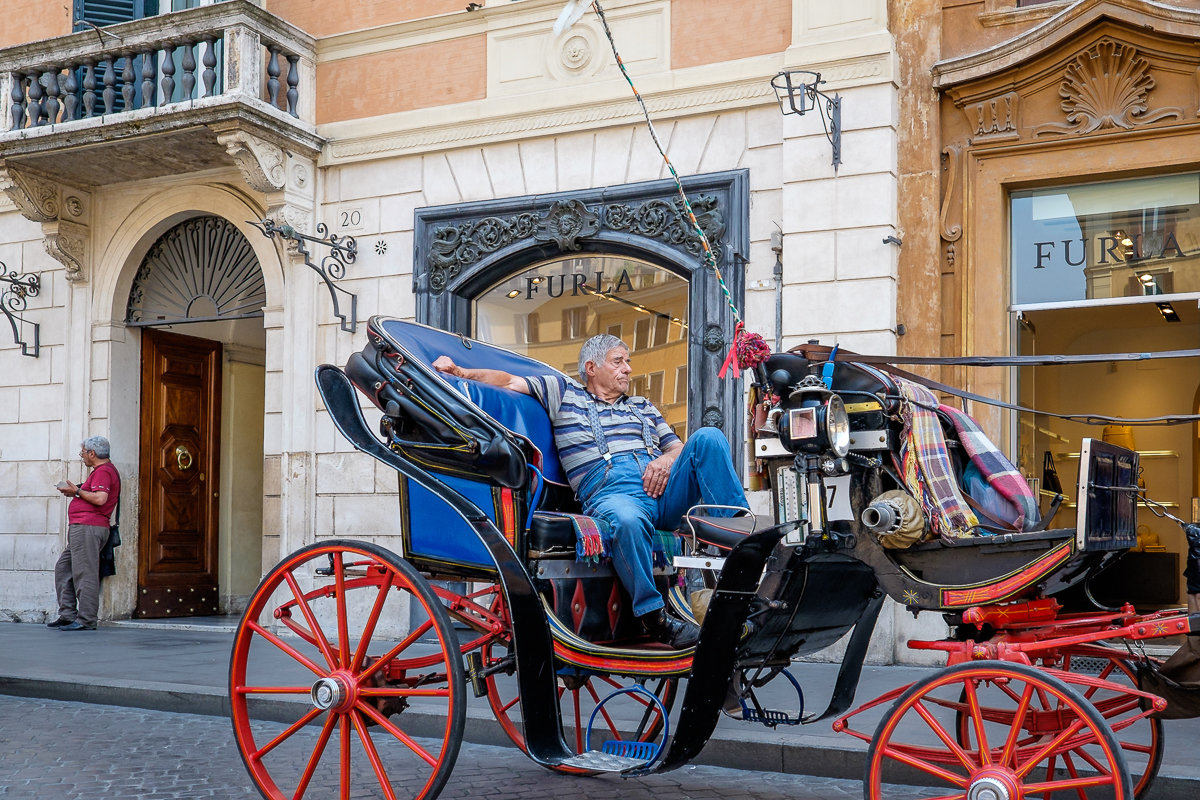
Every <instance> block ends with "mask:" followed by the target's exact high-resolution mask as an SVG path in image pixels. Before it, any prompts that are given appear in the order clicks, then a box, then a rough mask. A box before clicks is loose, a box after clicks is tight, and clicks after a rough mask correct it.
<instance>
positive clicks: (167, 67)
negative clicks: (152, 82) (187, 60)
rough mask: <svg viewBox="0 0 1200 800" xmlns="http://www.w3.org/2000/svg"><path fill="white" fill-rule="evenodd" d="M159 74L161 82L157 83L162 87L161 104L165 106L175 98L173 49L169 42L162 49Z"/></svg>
mask: <svg viewBox="0 0 1200 800" xmlns="http://www.w3.org/2000/svg"><path fill="white" fill-rule="evenodd" d="M159 72H161V73H162V81H160V82H159V85H160V86H162V102H163V105H166V104H167V103H170V102H171V101H172V100H173V99H174V97H175V47H174V45H172V44H170V43H169V42H168V43H167V46H166V47H164V48H163V51H162V66H160V67H159Z"/></svg>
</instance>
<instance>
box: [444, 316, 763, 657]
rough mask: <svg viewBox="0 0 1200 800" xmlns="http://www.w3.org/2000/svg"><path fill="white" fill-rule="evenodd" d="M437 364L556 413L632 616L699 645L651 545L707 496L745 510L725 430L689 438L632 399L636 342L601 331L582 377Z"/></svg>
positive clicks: (571, 475)
mask: <svg viewBox="0 0 1200 800" xmlns="http://www.w3.org/2000/svg"><path fill="white" fill-rule="evenodd" d="M433 366H434V368H435V369H437V370H439V371H441V372H445V373H447V374H449V375H453V376H455V377H459V378H466V379H467V380H473V381H480V382H482V383H487V384H490V385H492V386H499V387H503V388H507V389H511V390H513V391H516V392H520V393H522V394H527V395H532V396H533V397H534V398H536V399H537V400H538V401H539V402H540V403H541V404H542V405H543V406H545V408H546V411H547V412H548V413H549V415H550V420H551V422H552V424H553V428H554V444H555V447H556V448H557V449H558V456H559V459H560V460H561V461H562V465H563V468H564V469H565V470H566V472H567V478H568V480H569V481H570V482H571V488H572V489H574V490H575V495H576V496H577V497H578V498H579V502H580V503H581V504H582V505H583V512H584V513H585V514H587V515H588V516H592V517H598V518H601V519H604V520H607V521H608V523H609V524H610V525H611V526H612V529H613V541H614V544H613V549H614V553H613V566H614V568H615V569H616V572H617V575H618V577H619V578H620V579H621V582H622V583H623V584H624V585H625V588H626V590H628V592H629V594H630V595H631V596H632V597H633V613H634V614H635V615H637V617H638V620H639V621H640V622H641V623H642V626H643V627H644V628H645V630H646V632H647V633H648V634H650V636H652V637H653V638H654V639H655V640H657V641H660V642H664V643H666V644H669V645H671V646H672V647H675V648H677V649H681V648H685V647H691V646H692V645H694V644H695V643H696V640H697V639H698V638H699V636H700V629H699V628H698V627H697V626H696V625H695V624H694V623H691V622H687V621H684V620H681V619H677V618H675V617H672V616H671V615H669V614H668V613H667V611H666V609H665V608H664V607H663V599H662V596H661V595H660V594H659V593H658V590H657V589H656V588H655V586H654V575H653V571H652V570H653V561H652V553H651V542H652V537H653V535H654V530H655V528H660V529H664V530H674V529H675V528H676V526H677V525H678V524H679V521H680V520H681V519H682V517H683V515H684V513H685V512H686V511H687V510H688V509H689V508H690V507H691V506H693V505H695V504H696V503H698V502H700V501H701V500H703V502H704V503H706V504H709V505H724V506H737V507H740V508H746V507H747V504H746V495H745V492H743V490H742V483H741V479H740V478H739V477H738V475H737V473H736V472H735V470H734V468H733V461H732V459H731V458H730V453H729V442H728V441H727V440H726V439H725V436H724V434H723V433H722V432H721V431H719V430H717V429H716V428H701V429H700V430H698V431H696V432H695V433H693V434H692V436H691V437H690V438H689V439H688V441H687V444H684V443H683V442H681V441H680V440H679V437H678V436H676V435H675V433H674V431H672V430H671V427H670V426H669V425H668V424H667V422H666V420H665V419H663V416H662V414H660V413H659V411H658V409H657V408H655V407H654V406H653V405H652V404H651V403H650V401H649V400H647V399H646V398H644V397H630V396H629V395H627V394H626V392H627V391H628V389H629V375H630V373H631V372H632V371H633V369H632V367H631V366H630V361H629V348H628V347H627V346H626V345H625V343H624V342H622V341H621V340H620V339H618V338H617V337H616V336H612V335H609V334H601V335H599V336H593V337H592V338H590V339H588V340H587V341H586V342H584V343H583V347H582V348H581V349H580V351H579V377H580V379H581V380H582V381H583V384H579V383H576V382H575V381H574V380H571V379H570V378H564V377H562V376H561V375H557V374H551V375H534V376H516V375H510V374H509V373H507V372H504V371H502V370H493V369H464V368H463V367H460V366H458V365H457V364H455V363H454V361H453V360H452V359H451V358H450V357H449V356H441V357H439V358H438V359H437V360H436V361H434V362H433Z"/></svg>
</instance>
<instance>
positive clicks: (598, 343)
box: [579, 333, 629, 386]
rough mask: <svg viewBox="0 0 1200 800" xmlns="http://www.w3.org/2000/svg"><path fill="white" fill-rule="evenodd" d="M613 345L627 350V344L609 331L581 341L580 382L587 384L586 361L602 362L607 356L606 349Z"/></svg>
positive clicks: (610, 348) (611, 347)
mask: <svg viewBox="0 0 1200 800" xmlns="http://www.w3.org/2000/svg"><path fill="white" fill-rule="evenodd" d="M614 347H620V348H623V349H624V350H625V352H626V353H628V352H629V345H627V344H625V343H624V342H622V341H621V339H620V338H619V337H617V336H613V335H612V334H611V333H598V334H596V335H595V336H593V337H592V338H590V339H588V340H587V341H586V342H584V343H583V347H581V348H579V382H580V383H582V384H583V385H585V386H586V385H587V362H589V361H591V362H593V363H595V364H603V363H604V359H605V357H606V356H608V351H609V350H612V349H613V348H614Z"/></svg>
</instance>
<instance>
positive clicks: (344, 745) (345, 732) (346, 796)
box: [338, 714, 350, 800]
mask: <svg viewBox="0 0 1200 800" xmlns="http://www.w3.org/2000/svg"><path fill="white" fill-rule="evenodd" d="M341 717H342V718H341V724H340V725H339V728H340V730H339V731H338V735H339V736H340V737H341V740H340V744H341V757H342V759H341V768H342V770H341V771H342V774H341V783H342V800H350V719H349V718H348V717H347V716H346V715H345V714H342V715H341Z"/></svg>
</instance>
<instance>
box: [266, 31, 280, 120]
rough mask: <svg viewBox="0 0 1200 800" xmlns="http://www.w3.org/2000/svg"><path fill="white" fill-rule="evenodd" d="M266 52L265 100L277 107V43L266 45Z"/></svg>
mask: <svg viewBox="0 0 1200 800" xmlns="http://www.w3.org/2000/svg"><path fill="white" fill-rule="evenodd" d="M267 52H268V53H270V54H271V57H270V58H268V59H267V102H268V103H270V104H271V105H273V106H275V107H276V108H278V107H279V45H275V44H272V45H268V46H267Z"/></svg>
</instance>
